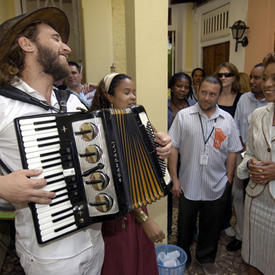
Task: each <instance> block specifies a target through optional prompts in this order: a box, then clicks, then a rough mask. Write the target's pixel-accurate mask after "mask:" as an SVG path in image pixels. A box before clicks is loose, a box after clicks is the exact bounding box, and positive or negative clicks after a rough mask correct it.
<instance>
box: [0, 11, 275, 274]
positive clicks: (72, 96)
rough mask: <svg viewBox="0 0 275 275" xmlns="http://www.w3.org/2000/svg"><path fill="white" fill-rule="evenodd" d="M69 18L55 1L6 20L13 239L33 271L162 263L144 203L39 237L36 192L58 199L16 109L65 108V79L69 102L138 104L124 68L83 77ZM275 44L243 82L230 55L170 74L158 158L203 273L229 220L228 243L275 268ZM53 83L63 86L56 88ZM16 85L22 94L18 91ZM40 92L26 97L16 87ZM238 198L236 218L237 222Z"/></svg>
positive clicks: (5, 116)
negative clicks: (29, 161)
mask: <svg viewBox="0 0 275 275" xmlns="http://www.w3.org/2000/svg"><path fill="white" fill-rule="evenodd" d="M68 38H69V23H68V19H67V16H66V15H65V13H64V12H63V11H62V10H60V9H58V8H54V7H50V8H41V9H38V10H36V11H34V12H31V13H27V14H24V15H21V16H19V17H15V18H12V19H10V20H8V21H6V22H4V23H3V24H2V25H0V72H1V73H0V91H1V93H0V102H1V103H2V104H1V106H2V108H1V110H0V118H1V123H0V160H1V165H2V169H3V170H5V171H4V175H3V176H1V177H0V198H2V199H4V200H6V201H8V202H11V203H13V204H14V205H15V208H16V211H15V212H16V218H15V228H16V250H17V254H18V256H19V258H20V262H21V265H22V267H23V269H24V271H25V273H26V274H34V275H35V274H58V273H60V274H65V273H66V274H87V275H88V274H91V275H92V274H120V275H124V274H125V275H126V274H127V275H128V274H138V275H144V274H150V275H154V274H156V275H157V274H158V268H157V261H156V255H155V246H154V245H155V244H157V243H159V242H162V241H163V240H164V239H165V233H164V231H163V229H162V228H160V226H159V225H158V224H157V223H156V222H155V221H154V220H153V219H152V218H151V217H150V216H149V215H148V211H147V209H146V207H142V208H138V209H135V210H132V211H131V212H129V213H127V214H126V215H124V216H123V217H120V218H117V219H114V220H111V221H104V222H103V223H102V224H101V223H96V224H93V225H90V226H87V227H85V229H82V230H79V231H77V232H74V233H72V234H69V235H66V236H64V237H63V238H60V239H58V240H54V241H52V242H50V243H48V244H46V245H39V244H38V243H37V241H36V237H35V236H36V235H35V229H34V226H33V223H32V216H31V211H30V209H29V207H28V203H29V202H34V203H39V204H49V203H51V202H55V199H56V194H55V192H53V191H46V190H45V189H43V187H45V186H46V180H45V179H44V178H43V177H42V176H41V173H42V171H41V170H28V169H22V165H21V160H20V153H19V149H18V146H17V139H16V133H15V129H14V126H13V120H14V119H15V118H17V117H21V116H26V115H33V114H47V113H53V112H56V111H59V110H61V107H62V104H64V102H62V104H61V102H60V100H59V96H58V90H57V91H55V90H56V88H55V87H58V88H59V89H62V90H64V89H65V90H67V91H68V98H67V99H66V110H67V111H70V112H76V111H79V108H80V109H82V110H91V111H95V110H100V109H103V108H127V107H131V106H133V105H135V104H136V90H135V84H134V82H133V81H132V79H131V77H130V76H128V75H126V74H122V73H115V72H113V73H109V74H106V75H105V76H104V77H103V78H102V80H101V81H100V82H99V84H98V85H97V84H93V83H87V84H82V83H81V81H82V67H81V66H80V65H79V64H78V63H76V62H73V61H70V62H68V56H69V54H70V52H71V49H70V48H69V46H68V45H67V44H66V43H67V41H68ZM274 76H275V54H274V53H272V54H269V55H267V56H266V57H265V58H264V59H263V62H262V63H259V64H256V65H255V66H254V67H253V68H252V69H251V72H250V79H249V84H250V91H247V87H246V88H245V89H243V90H242V85H241V81H240V73H239V71H238V69H237V68H236V66H235V65H234V64H232V63H229V62H225V63H222V64H220V65H219V66H218V67H217V69H216V71H215V72H214V74H213V75H211V76H206V74H205V72H204V70H203V69H202V68H195V69H194V70H193V71H192V73H191V77H190V76H189V75H188V74H187V73H184V72H179V73H176V74H175V75H173V76H172V77H171V79H170V80H169V83H168V88H169V89H170V92H171V93H170V94H171V96H170V98H169V100H168V129H169V135H168V134H166V133H161V132H157V131H156V132H155V141H156V143H157V144H159V146H158V147H157V148H156V150H157V153H158V155H159V157H160V158H163V159H165V158H168V167H169V172H170V174H171V178H172V187H171V192H170V194H169V195H168V227H167V229H168V230H167V232H168V235H170V234H171V233H172V228H171V224H172V205H173V197H178V198H179V213H178V221H177V226H178V236H177V245H178V246H179V247H182V248H183V249H184V250H185V252H186V253H187V256H188V259H187V263H186V264H187V266H188V265H189V264H190V263H191V262H192V258H191V253H190V247H191V245H192V243H193V241H194V235H197V238H196V242H197V244H196V252H195V258H196V260H197V261H198V262H199V263H200V264H201V267H202V269H203V270H204V272H205V274H218V273H217V270H216V266H215V258H216V254H217V247H218V241H219V237H220V234H221V232H222V230H224V232H225V233H226V234H228V235H230V236H232V237H234V238H233V239H232V240H231V242H230V243H228V245H227V247H226V248H227V249H228V250H229V251H236V250H239V249H242V257H243V259H244V261H245V262H246V263H247V264H248V265H249V274H267V275H269V274H270V275H271V274H273V272H274V270H275V264H274V263H275V261H274V260H275V259H274V251H275V244H274V237H275V236H274V235H275V233H274V232H275V220H274V217H275V208H274V199H275V172H274V171H275V153H274V152H275V143H274V141H275V115H274V113H275V110H274V104H275V80H274V79H275V78H274ZM54 91H55V92H54ZM10 94H13V96H10ZM16 94H21V95H22V94H23V95H24V96H23V97H24V98H26V97H28V98H32V99H35V100H33V101H35V102H36V104H32V103H31V101H30V100H29V101H28V100H25V101H24V100H23V101H22V98H21V99H19V98H17V97H16ZM232 203H233V208H234V211H235V215H236V225H235V226H234V228H232V225H231V223H230V221H231V217H232Z"/></svg>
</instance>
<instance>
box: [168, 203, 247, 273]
mask: <svg viewBox="0 0 275 275" xmlns="http://www.w3.org/2000/svg"><path fill="white" fill-rule="evenodd" d="M177 204H178V203H177V201H174V207H173V224H172V235H171V237H170V238H169V243H171V244H176V236H177V215H178V208H177V207H178V205H177ZM233 224H234V217H233ZM230 240H232V238H230V237H227V236H226V235H225V234H224V233H223V234H222V235H221V237H220V241H219V247H218V253H217V257H216V266H217V268H218V272H219V275H246V274H248V273H247V265H246V264H245V263H244V262H243V260H242V258H241V252H240V250H239V251H236V252H229V251H227V250H226V245H227V244H228V243H229V242H230ZM195 245H196V244H195V243H194V244H193V246H192V252H191V254H192V258H193V259H194V250H195ZM184 274H185V275H186V274H189V275H191V274H192V275H193V274H194V275H204V272H203V271H202V269H201V267H200V265H199V264H198V263H197V262H196V260H193V261H192V263H191V265H190V266H189V268H188V270H187V271H186V272H185V273H184Z"/></svg>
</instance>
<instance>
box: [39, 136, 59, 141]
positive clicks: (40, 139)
mask: <svg viewBox="0 0 275 275" xmlns="http://www.w3.org/2000/svg"><path fill="white" fill-rule="evenodd" d="M58 137H59V136H58V135H56V136H51V137H43V138H37V139H36V140H37V141H43V140H50V139H52V138H58Z"/></svg>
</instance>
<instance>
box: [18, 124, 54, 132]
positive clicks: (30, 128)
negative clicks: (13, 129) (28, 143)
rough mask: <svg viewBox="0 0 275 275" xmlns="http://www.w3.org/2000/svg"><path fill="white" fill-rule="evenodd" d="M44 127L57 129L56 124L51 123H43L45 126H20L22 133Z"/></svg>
mask: <svg viewBox="0 0 275 275" xmlns="http://www.w3.org/2000/svg"><path fill="white" fill-rule="evenodd" d="M44 127H57V126H56V122H49V123H45V124H44V123H43V124H28V125H22V126H20V129H21V131H22V132H23V131H28V130H36V129H39V128H44Z"/></svg>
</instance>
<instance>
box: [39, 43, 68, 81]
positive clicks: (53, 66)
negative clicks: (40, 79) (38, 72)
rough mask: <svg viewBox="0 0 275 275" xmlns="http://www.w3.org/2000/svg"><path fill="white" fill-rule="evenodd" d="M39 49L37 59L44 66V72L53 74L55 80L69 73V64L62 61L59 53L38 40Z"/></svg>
mask: <svg viewBox="0 0 275 275" xmlns="http://www.w3.org/2000/svg"><path fill="white" fill-rule="evenodd" d="M37 49H38V56H37V61H38V63H39V64H40V65H41V66H42V68H43V71H44V73H46V74H49V75H51V76H52V77H53V79H54V81H58V80H61V79H63V78H65V77H66V76H68V75H69V73H70V67H69V65H68V64H65V63H61V62H60V61H59V59H58V57H59V55H58V54H56V53H55V52H54V51H53V50H51V49H50V48H48V47H45V46H42V45H41V44H40V43H39V42H37Z"/></svg>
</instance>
